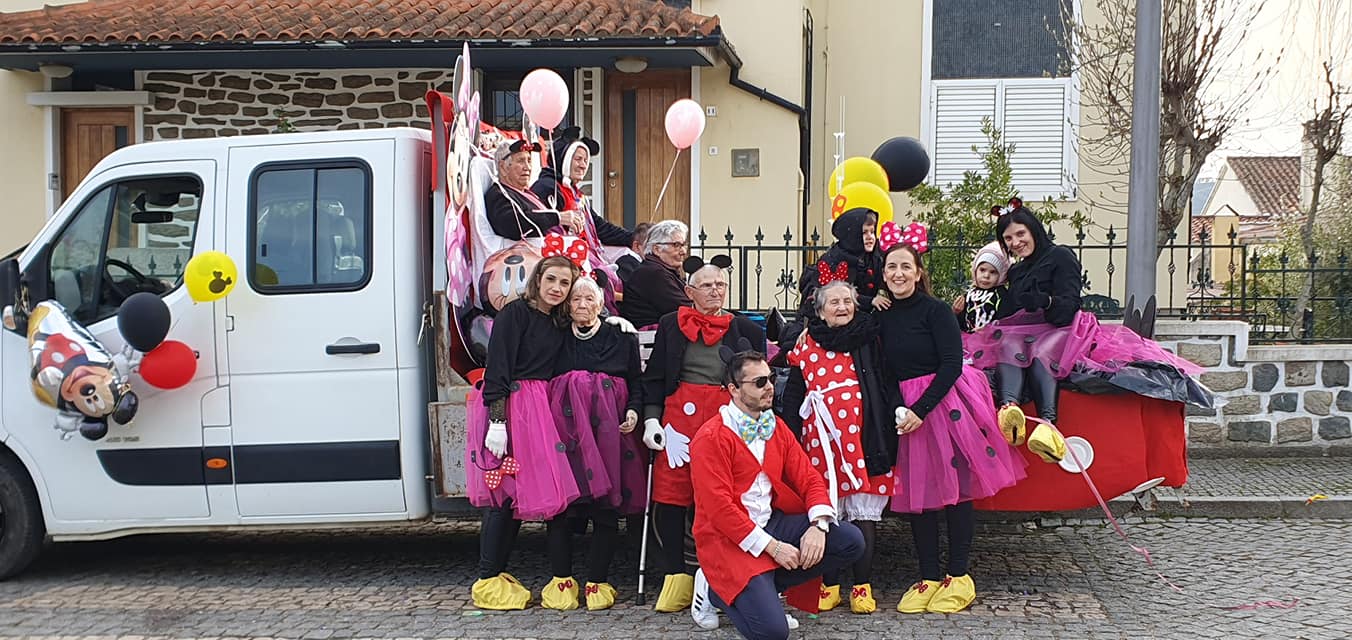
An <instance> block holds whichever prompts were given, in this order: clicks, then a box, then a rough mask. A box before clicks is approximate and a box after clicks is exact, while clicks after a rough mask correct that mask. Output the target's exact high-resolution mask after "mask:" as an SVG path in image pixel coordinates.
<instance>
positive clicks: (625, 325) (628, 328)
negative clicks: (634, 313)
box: [606, 316, 638, 333]
mask: <svg viewBox="0 0 1352 640" xmlns="http://www.w3.org/2000/svg"><path fill="white" fill-rule="evenodd" d="M606 324H613V325H615V326H616V327H619V329H620V332H621V333H638V327H635V326H634V323H632V322H630V321H628V320H625V319H624V318H621V317H620V316H606Z"/></svg>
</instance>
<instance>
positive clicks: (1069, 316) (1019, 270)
mask: <svg viewBox="0 0 1352 640" xmlns="http://www.w3.org/2000/svg"><path fill="white" fill-rule="evenodd" d="M1037 246H1038V247H1039V248H1038V250H1037V251H1035V252H1034V253H1033V255H1031V256H1028V257H1027V258H1025V259H1023V260H1020V261H1019V262H1018V263H1017V264H1015V265H1014V266H1013V267H1011V268H1010V269H1009V285H1008V286H1009V291H1007V292H1006V293H1005V294H1004V297H1003V298H1002V299H1001V300H1000V309H999V311H997V312H996V314H995V318H996V319H997V320H999V319H1002V318H1008V317H1009V316H1011V315H1013V314H1014V313H1015V312H1016V311H1018V310H1020V309H1023V308H1025V306H1026V305H1027V304H1030V303H1031V304H1032V305H1033V306H1034V308H1035V309H1043V310H1045V316H1044V317H1046V319H1047V322H1050V323H1052V324H1054V325H1056V326H1058V327H1064V326H1067V325H1069V324H1070V323H1071V322H1073V321H1074V320H1075V313H1076V312H1077V311H1079V310H1080V284H1081V282H1082V280H1081V273H1082V272H1083V269H1082V268H1081V267H1080V261H1079V260H1076V259H1075V253H1074V252H1073V251H1071V250H1070V249H1067V248H1065V247H1062V246H1060V245H1054V244H1050V241H1048V244H1046V245H1043V244H1041V243H1040V242H1039V244H1038V245H1037Z"/></svg>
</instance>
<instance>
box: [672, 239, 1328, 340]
mask: <svg viewBox="0 0 1352 640" xmlns="http://www.w3.org/2000/svg"><path fill="white" fill-rule="evenodd" d="M1052 237H1053V239H1054V240H1055V234H1052ZM1102 237H1103V240H1102V241H1091V240H1090V236H1089V233H1088V232H1087V230H1086V229H1085V228H1084V227H1083V226H1079V225H1077V226H1075V227H1074V234H1073V238H1072V240H1073V241H1072V242H1069V243H1064V242H1063V243H1061V244H1062V246H1065V247H1067V248H1069V249H1071V250H1072V251H1073V252H1075V254H1076V257H1078V258H1079V260H1080V263H1081V264H1082V265H1083V266H1084V272H1083V274H1082V275H1081V281H1082V285H1081V286H1082V288H1083V293H1082V296H1083V306H1084V308H1085V309H1086V310H1088V311H1093V312H1094V313H1095V314H1097V315H1098V316H1099V317H1100V318H1104V319H1116V318H1121V317H1122V314H1123V308H1124V306H1125V304H1124V303H1125V301H1124V300H1122V299H1121V297H1122V295H1123V292H1124V291H1125V289H1126V281H1125V277H1126V269H1125V268H1122V267H1124V266H1125V263H1126V255H1127V253H1126V252H1127V247H1126V242H1125V239H1124V238H1120V237H1119V234H1118V232H1117V230H1116V229H1115V228H1113V227H1109V228H1108V229H1107V230H1106V232H1105V233H1104V234H1103V236H1102ZM720 239H721V240H722V242H719V240H720ZM993 239H994V238H993V236H988V237H983V238H970V239H969V238H965V237H963V236H961V235H959V236H958V237H956V238H951V239H942V238H941V239H934V238H932V239H931V244H930V250H929V253H927V254H926V256H925V260H926V262H927V264H929V265H946V266H945V267H943V268H942V269H941V270H942V271H943V272H942V273H939V272H937V271H939V270H940V269H931V273H930V278H931V281H932V283H933V284H934V286H935V289H936V294H937V295H938V296H939V297H941V298H943V299H952V298H953V297H954V296H956V295H957V294H958V293H959V292H960V291H961V290H962V289H963V288H964V287H966V286H967V283H968V277H969V276H968V272H967V266H966V265H967V264H968V261H969V260H970V258H971V256H972V255H974V254H975V252H976V250H977V249H979V248H980V247H982V246H984V245H985V244H987V243H989V242H990V241H991V240H993ZM829 244H830V242H829V240H828V239H824V238H823V237H822V235H821V234H820V232H819V231H818V230H816V229H813V230H812V232H811V233H809V234H808V235H807V236H806V238H802V239H799V238H796V237H795V235H794V233H793V231H792V229H788V228H786V229H785V230H784V232H783V233H782V234H778V235H777V237H770V236H769V235H767V234H766V233H765V232H764V230H763V229H762V228H757V230H756V232H755V233H754V234H753V235H752V238H751V242H739V240H738V238H737V237H736V236H735V235H734V233H733V232H732V230H731V229H730V228H729V229H727V230H726V231H725V232H724V233H723V234H722V236H721V238H711V237H710V236H709V234H708V233H707V231H706V230H704V229H700V232H699V234H698V235H697V236H696V238H695V243H693V244H692V246H691V252H692V253H694V254H697V255H703V256H705V257H708V256H711V255H715V254H719V253H724V254H727V255H729V256H730V257H731V258H732V261H733V274H732V277H731V283H730V291H729V294H728V295H729V301H728V302H729V305H730V306H732V307H735V308H738V309H742V310H745V311H748V312H751V313H766V312H768V311H769V310H770V309H771V308H778V309H779V310H780V311H781V313H784V314H785V315H792V314H793V312H794V311H795V310H796V309H797V308H798V302H799V300H798V297H799V296H798V278H799V275H800V274H801V273H802V269H803V266H804V265H809V264H812V263H813V262H815V261H816V260H817V259H818V258H819V257H820V256H821V254H822V253H824V252H825V250H826V249H827V247H828V246H829ZM1159 249H1160V251H1159V256H1158V264H1157V271H1158V274H1159V276H1158V280H1157V287H1156V292H1157V293H1156V305H1157V307H1158V309H1159V315H1160V317H1168V318H1178V319H1183V320H1208V319H1223V320H1242V321H1245V322H1248V323H1249V324H1250V325H1251V326H1252V330H1251V333H1250V340H1251V341H1252V342H1256V343H1273V342H1285V341H1291V342H1302V343H1313V342H1349V341H1352V321H1350V320H1349V313H1348V312H1349V311H1352V309H1350V308H1349V307H1352V269H1350V268H1349V265H1348V257H1347V252H1346V250H1345V249H1340V251H1339V253H1338V255H1337V256H1334V257H1332V258H1327V257H1326V256H1322V255H1319V254H1318V253H1315V254H1313V255H1308V256H1293V255H1291V254H1289V253H1286V252H1283V251H1282V250H1281V249H1280V248H1279V247H1276V246H1271V245H1252V244H1245V243H1243V242H1241V241H1240V240H1239V238H1238V234H1237V232H1236V230H1235V229H1234V228H1231V229H1230V230H1229V231H1228V233H1226V234H1225V237H1224V238H1223V239H1222V240H1221V241H1219V242H1217V241H1213V238H1212V237H1211V234H1210V233H1209V232H1207V231H1202V232H1200V233H1199V234H1198V235H1197V236H1196V237H1194V238H1191V239H1185V240H1184V241H1179V238H1178V237H1177V234H1170V235H1169V236H1168V238H1167V240H1166V242H1165V243H1164V244H1161V245H1160V247H1159ZM956 265H961V266H960V267H959V266H956ZM1302 294H1303V295H1302ZM1302 301H1303V302H1304V304H1303V305H1302V304H1300V303H1301V302H1302ZM1298 305H1299V308H1297V307H1298Z"/></svg>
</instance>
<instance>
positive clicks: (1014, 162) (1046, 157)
mask: <svg viewBox="0 0 1352 640" xmlns="http://www.w3.org/2000/svg"><path fill="white" fill-rule="evenodd" d="M1004 90H1005V91H1004V134H1005V142H1007V143H1011V144H1013V145H1014V154H1013V155H1012V156H1011V157H1010V168H1011V169H1012V170H1013V173H1014V186H1015V187H1016V188H1018V190H1019V191H1020V192H1024V193H1057V192H1060V191H1062V190H1063V189H1064V188H1065V182H1066V176H1065V167H1066V157H1065V153H1066V146H1067V145H1066V135H1067V131H1068V130H1069V127H1067V126H1066V85H1065V84H1064V83H1062V82H1056V83H1038V84H1012V83H1007V84H1006V85H1005V87H1004Z"/></svg>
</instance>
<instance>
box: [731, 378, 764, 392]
mask: <svg viewBox="0 0 1352 640" xmlns="http://www.w3.org/2000/svg"><path fill="white" fill-rule="evenodd" d="M737 384H739V385H741V384H753V385H756V388H757V389H764V388H765V386H766V385H768V384H770V376H757V377H755V378H752V379H750V380H738V381H737Z"/></svg>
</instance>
